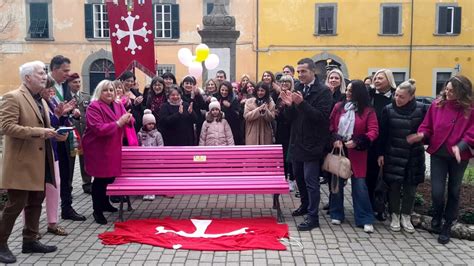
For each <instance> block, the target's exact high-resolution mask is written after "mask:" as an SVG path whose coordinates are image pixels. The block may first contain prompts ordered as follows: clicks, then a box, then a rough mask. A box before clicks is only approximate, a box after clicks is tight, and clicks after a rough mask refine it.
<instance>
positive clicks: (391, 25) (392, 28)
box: [382, 6, 400, 34]
mask: <svg viewBox="0 0 474 266" xmlns="http://www.w3.org/2000/svg"><path fill="white" fill-rule="evenodd" d="M382 12H383V14H382V16H383V17H382V22H383V24H382V34H398V33H399V30H398V21H399V19H400V18H399V14H400V13H399V7H396V6H390V7H383V11H382Z"/></svg>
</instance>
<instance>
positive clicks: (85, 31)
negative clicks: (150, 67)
mask: <svg viewBox="0 0 474 266" xmlns="http://www.w3.org/2000/svg"><path fill="white" fill-rule="evenodd" d="M121 1H123V0H121ZM147 1H152V3H153V10H152V11H150V12H153V16H154V24H155V25H154V27H155V28H154V34H155V57H156V62H157V64H156V71H157V73H158V74H161V73H163V72H166V71H169V72H172V73H174V74H175V75H176V76H177V78H178V80H180V79H181V78H183V77H184V76H185V75H186V74H187V73H188V72H187V71H188V69H187V67H185V66H183V65H181V63H180V62H179V60H178V56H177V54H178V50H179V49H180V48H183V47H187V48H190V49H191V50H192V51H194V49H195V47H196V46H197V45H198V44H200V43H201V38H200V36H199V34H198V32H197V28H198V27H201V28H202V17H203V15H205V14H209V13H210V12H211V10H212V8H213V1H212V0H199V1H184V0H181V1H180V0H147ZM4 2H5V3H6V4H5V5H3V6H1V7H0V11H1V12H0V14H1V15H0V16H1V19H2V20H4V21H5V20H7V19H9V18H12V19H13V22H14V23H13V26H12V27H10V28H9V29H6V30H4V32H0V34H1V39H0V62H1V63H0V72H1V73H2V77H3V78H2V79H1V80H0V95H2V94H4V93H5V92H7V91H9V90H13V89H15V88H16V87H17V86H18V84H19V83H20V79H19V76H18V66H19V65H21V64H22V63H24V62H27V61H31V60H40V61H43V62H45V63H49V61H50V59H51V58H52V57H53V56H54V55H57V54H61V55H64V56H66V57H69V58H70V59H71V61H72V64H71V70H72V71H73V72H77V73H79V74H80V75H81V77H82V79H83V87H84V88H83V89H84V90H85V91H91V90H93V89H94V88H95V85H96V84H97V83H98V82H99V81H100V80H102V79H104V78H111V79H112V78H114V77H115V72H114V65H113V60H112V53H111V46H110V37H109V35H110V32H109V25H108V17H107V10H106V5H105V2H106V1H104V0H80V1H70V0H5V1H4ZM254 3H255V1H254V0H240V1H229V0H226V1H225V5H226V9H227V12H228V13H229V14H231V15H232V16H234V17H235V19H236V21H237V25H236V30H239V31H240V33H241V34H240V37H239V39H238V40H237V49H236V53H237V60H236V65H237V73H244V72H245V73H250V74H255V73H256V71H255V61H256V58H255V52H253V50H254V49H253V48H254V47H255V44H254V37H253V36H255V35H256V34H255V30H256V27H255V25H256V23H255V9H254V7H255V4H254ZM238 75H239V74H237V76H238ZM137 78H138V83H139V84H140V87H141V88H143V86H144V85H145V84H146V83H147V82H149V78H147V77H146V76H145V75H144V74H142V73H141V72H139V71H137Z"/></svg>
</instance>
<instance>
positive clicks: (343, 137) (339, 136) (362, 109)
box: [329, 80, 379, 233]
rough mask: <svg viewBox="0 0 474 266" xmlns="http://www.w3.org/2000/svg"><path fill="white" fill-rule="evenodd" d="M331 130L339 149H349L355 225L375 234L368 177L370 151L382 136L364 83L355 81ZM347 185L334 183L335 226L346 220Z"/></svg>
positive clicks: (338, 106) (333, 116)
mask: <svg viewBox="0 0 474 266" xmlns="http://www.w3.org/2000/svg"><path fill="white" fill-rule="evenodd" d="M330 130H331V132H332V134H333V136H334V139H335V141H334V143H333V146H334V147H335V148H339V149H342V148H345V149H347V155H348V158H349V160H350V161H351V166H352V173H353V175H352V178H351V183H352V202H353V205H354V218H355V224H356V226H358V227H364V231H365V232H366V233H372V232H373V231H374V227H373V222H374V213H373V211H372V205H371V204H370V199H369V192H368V190H367V185H366V183H365V177H366V174H367V148H368V147H369V145H370V143H371V142H373V141H374V140H375V139H376V138H377V136H378V134H379V128H378V123H377V116H376V114H375V111H374V109H372V108H371V107H369V94H368V92H367V89H366V87H365V84H364V82H363V81H362V80H353V81H352V82H351V83H349V85H348V86H347V92H346V101H344V102H339V103H337V104H336V106H334V109H333V111H332V113H331V124H330ZM344 185H345V180H344V179H342V178H339V177H338V179H336V180H332V181H331V195H330V197H331V199H330V206H329V211H330V215H331V223H332V224H335V225H339V224H341V222H342V221H343V220H344Z"/></svg>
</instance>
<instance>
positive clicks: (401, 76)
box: [374, 72, 407, 86]
mask: <svg viewBox="0 0 474 266" xmlns="http://www.w3.org/2000/svg"><path fill="white" fill-rule="evenodd" d="M392 73H393V78H394V79H395V84H397V86H398V85H400V84H401V83H402V82H404V81H405V80H407V78H406V76H407V73H406V72H392ZM374 74H375V73H374Z"/></svg>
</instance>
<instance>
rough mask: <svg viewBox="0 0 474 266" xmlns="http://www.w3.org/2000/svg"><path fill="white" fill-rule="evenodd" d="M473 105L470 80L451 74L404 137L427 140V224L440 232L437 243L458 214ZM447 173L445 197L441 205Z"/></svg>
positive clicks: (472, 139) (473, 126)
mask: <svg viewBox="0 0 474 266" xmlns="http://www.w3.org/2000/svg"><path fill="white" fill-rule="evenodd" d="M473 107H474V105H473V103H472V83H471V81H470V80H469V79H468V78H466V77H464V76H454V77H452V78H450V79H449V80H448V81H447V82H446V84H445V89H444V91H443V92H441V95H440V97H439V98H438V99H437V100H435V101H434V102H433V103H432V104H431V106H430V108H429V109H428V113H427V114H426V116H425V119H424V120H423V123H422V124H421V125H420V127H419V128H418V133H417V134H412V135H410V136H408V137H407V141H408V142H409V143H414V142H418V141H422V140H423V139H424V140H426V141H428V142H429V146H428V149H427V150H426V151H427V152H428V153H429V154H431V198H432V202H433V210H434V215H433V219H432V220H431V227H432V229H433V231H435V232H439V233H440V235H439V237H438V242H439V243H440V244H446V243H448V242H449V240H450V235H451V226H452V225H453V222H454V221H455V220H456V218H457V216H458V208H459V196H460V193H461V184H462V179H463V176H464V171H465V170H466V167H467V164H468V163H469V159H470V158H472V157H473V156H472V153H471V151H470V149H469V148H470V147H473V146H474V115H473V112H472V111H473ZM447 177H448V200H447V202H446V205H445V198H444V194H445V187H446V178H447ZM445 206H446V207H445ZM443 216H444V220H445V222H444V225H443V224H442V218H443Z"/></svg>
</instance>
